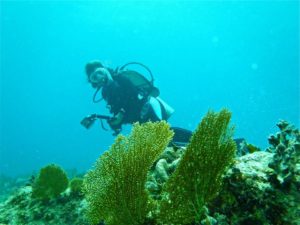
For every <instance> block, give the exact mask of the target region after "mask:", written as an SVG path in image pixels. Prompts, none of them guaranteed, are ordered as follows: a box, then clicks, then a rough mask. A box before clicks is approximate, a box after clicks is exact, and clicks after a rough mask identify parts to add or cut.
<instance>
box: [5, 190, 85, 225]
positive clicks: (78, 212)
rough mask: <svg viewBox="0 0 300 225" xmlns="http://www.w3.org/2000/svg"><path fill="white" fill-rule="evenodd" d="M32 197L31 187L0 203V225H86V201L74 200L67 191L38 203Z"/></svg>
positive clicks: (37, 200)
mask: <svg viewBox="0 0 300 225" xmlns="http://www.w3.org/2000/svg"><path fill="white" fill-rule="evenodd" d="M31 196H32V187H31V186H25V187H22V188H20V189H19V190H18V191H16V192H15V193H14V194H13V195H12V196H11V197H9V198H8V199H7V200H6V201H5V202H2V203H0V224H2V225H4V224H7V225H23V224H26V225H44V224H49V225H51V224H52V225H67V224H70V225H71V224H72V225H88V224H89V223H88V221H87V219H86V218H85V216H84V215H85V211H86V201H85V200H84V199H83V198H74V197H73V196H72V195H70V191H69V190H67V191H65V192H64V193H62V194H61V195H60V196H58V197H57V198H52V199H50V200H49V201H47V202H45V201H40V200H39V199H34V198H32V197H31Z"/></svg>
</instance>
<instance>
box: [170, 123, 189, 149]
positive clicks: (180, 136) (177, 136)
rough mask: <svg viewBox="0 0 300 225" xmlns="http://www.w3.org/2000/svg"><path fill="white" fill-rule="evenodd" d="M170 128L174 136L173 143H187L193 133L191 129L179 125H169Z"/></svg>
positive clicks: (183, 144) (182, 144)
mask: <svg viewBox="0 0 300 225" xmlns="http://www.w3.org/2000/svg"><path fill="white" fill-rule="evenodd" d="M171 129H172V130H173V131H174V137H173V140H172V144H173V145H176V146H186V145H187V143H189V141H190V138H191V137H192V134H193V132H192V131H190V130H187V129H183V128H180V127H171Z"/></svg>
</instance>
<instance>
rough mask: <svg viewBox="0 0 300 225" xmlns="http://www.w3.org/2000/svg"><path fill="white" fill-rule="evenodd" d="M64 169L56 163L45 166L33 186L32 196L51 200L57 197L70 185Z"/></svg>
mask: <svg viewBox="0 0 300 225" xmlns="http://www.w3.org/2000/svg"><path fill="white" fill-rule="evenodd" d="M68 183H69V181H68V177H67V175H66V173H65V172H64V170H63V169H62V168H61V167H59V166H57V165H54V164H50V165H47V166H45V167H43V168H42V169H41V170H40V172H39V174H38V176H37V178H36V179H35V181H34V183H33V186H32V197H33V198H40V199H43V200H49V199H51V198H56V197H58V196H59V194H60V193H62V192H63V191H64V190H66V188H67V187H68Z"/></svg>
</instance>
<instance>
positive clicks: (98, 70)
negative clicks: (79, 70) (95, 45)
mask: <svg viewBox="0 0 300 225" xmlns="http://www.w3.org/2000/svg"><path fill="white" fill-rule="evenodd" d="M85 72H86V75H87V78H88V82H89V83H91V85H92V86H93V88H101V87H103V85H105V84H107V82H108V81H109V80H112V78H111V75H110V73H109V71H108V70H107V69H106V68H105V67H103V65H102V64H101V63H100V62H99V61H92V62H89V63H87V64H86V66H85Z"/></svg>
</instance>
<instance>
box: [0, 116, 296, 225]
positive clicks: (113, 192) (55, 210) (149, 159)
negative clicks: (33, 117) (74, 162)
mask: <svg viewBox="0 0 300 225" xmlns="http://www.w3.org/2000/svg"><path fill="white" fill-rule="evenodd" d="M217 118H218V119H217ZM229 119H230V113H229V112H228V111H226V110H223V111H221V112H220V113H212V112H210V113H208V115H207V116H206V117H205V118H204V119H203V120H202V122H201V124H200V126H199V127H198V129H197V130H196V132H195V133H194V136H193V138H192V139H191V142H190V143H189V145H188V146H187V147H186V148H184V147H181V148H178V147H176V146H173V147H167V148H165V147H166V145H167V142H168V141H169V139H170V137H171V135H172V132H171V131H170V130H169V127H168V125H167V124H166V123H164V122H161V123H154V124H153V123H146V124H144V125H135V126H134V128H133V131H132V133H131V134H130V135H129V136H128V137H123V136H118V137H117V139H116V141H115V143H114V145H112V147H111V148H110V150H109V151H107V152H106V153H104V154H103V155H102V156H101V157H100V158H99V159H98V161H97V162H96V165H95V167H94V168H93V169H92V170H91V171H89V172H88V173H87V175H86V176H85V178H84V184H83V185H84V191H85V193H86V196H84V195H82V194H80V193H81V191H80V190H81V187H82V186H81V185H82V180H81V178H76V176H78V175H76V176H75V175H74V176H73V177H75V178H74V179H73V180H72V181H71V182H70V184H69V188H67V189H66V190H65V191H63V192H61V191H60V192H59V194H50V195H48V194H47V196H48V197H47V198H37V197H34V194H33V191H34V188H37V184H39V182H37V181H38V180H39V177H37V178H36V179H34V180H33V182H32V179H31V178H30V182H27V181H26V180H24V179H23V178H22V182H21V183H22V187H21V188H20V182H15V181H13V180H11V179H9V178H6V177H4V178H3V180H4V181H5V183H6V184H5V185H4V184H3V185H2V186H1V187H6V186H7V187H8V188H11V189H13V190H17V191H14V193H13V194H11V196H10V197H9V198H8V199H7V200H6V201H3V202H1V203H0V224H7V225H15V224H16V225H19V224H26V225H27V224H28V225H42V224H55V225H56V224H58V225H67V224H72V225H88V224H90V221H91V222H92V223H93V224H98V225H100V224H104V223H103V222H101V219H103V220H105V224H106V225H109V224H121V225H122V224H126V225H128V224H130V225H132V224H136V225H158V224H182V225H195V224H211V225H212V224H219V225H229V224H232V225H249V224H258V225H260V224H263V225H300V220H299V218H300V184H299V183H300V154H299V146H300V134H299V130H298V129H296V128H294V127H293V126H292V125H290V124H289V123H287V122H286V121H280V122H279V123H278V124H277V126H278V127H279V129H280V131H279V132H278V133H277V134H275V135H271V136H270V137H269V143H270V147H269V148H267V150H266V151H259V150H258V148H255V149H254V150H253V151H252V150H250V151H249V146H248V144H247V143H246V142H244V143H246V145H247V146H246V145H244V146H246V147H247V148H248V149H245V151H242V155H243V156H239V155H236V158H235V159H234V162H233V164H231V166H230V168H229V169H228V170H225V168H226V167H227V166H228V165H229V163H230V162H231V161H232V157H233V156H232V154H233V155H234V151H233V150H234V143H233V140H232V130H231V128H230V127H228V123H229ZM213 137H214V138H213ZM218 137H219V139H218ZM217 140H218V141H217ZM213 146H214V147H213ZM163 149H164V151H163ZM162 151H163V152H162ZM232 151H233V152H232ZM226 152H227V153H229V154H225V153H226ZM56 167H58V166H56ZM58 168H59V167H58ZM43 169H44V168H42V170H43ZM42 170H41V171H42ZM60 170H61V168H60ZM225 171H227V172H226V173H225V174H224V172H225ZM41 174H42V173H41V172H40V174H39V176H41ZM50 174H52V173H50ZM63 177H64V176H63ZM63 179H64V178H63ZM27 180H28V179H27ZM41 180H43V179H41ZM8 182H9V183H8ZM7 183H8V184H9V185H7ZM221 183H222V186H220V184H221ZM13 184H14V185H15V187H14V186H13ZM50 186H51V185H50ZM60 190H62V189H60ZM2 193H4V194H5V195H6V194H7V191H6V190H2ZM49 193H53V192H52V191H50V192H49ZM56 193H58V192H56ZM42 196H45V195H44V194H43V195H42ZM49 196H51V197H49ZM45 199H46V200H47V201H45ZM181 199H183V200H182V201H181ZM189 203H190V204H189ZM180 207H182V208H180ZM194 208H195V210H194ZM184 213H187V214H184ZM86 215H88V217H89V218H88V217H86ZM91 216H92V217H91Z"/></svg>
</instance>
